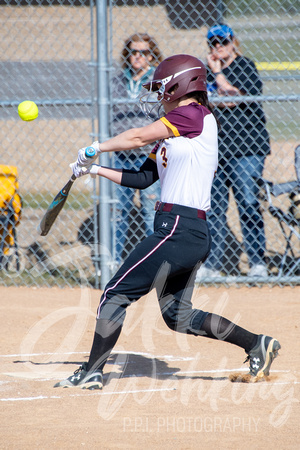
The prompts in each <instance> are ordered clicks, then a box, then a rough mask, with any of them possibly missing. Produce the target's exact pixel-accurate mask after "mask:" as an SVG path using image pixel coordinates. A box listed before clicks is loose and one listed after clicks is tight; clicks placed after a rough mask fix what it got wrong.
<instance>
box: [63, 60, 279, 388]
mask: <svg viewBox="0 0 300 450" xmlns="http://www.w3.org/2000/svg"><path fill="white" fill-rule="evenodd" d="M145 88H146V89H147V90H148V91H149V94H148V97H147V98H146V99H144V105H145V106H146V108H147V109H148V110H149V108H151V107H153V105H152V104H151V103H150V98H151V97H152V98H153V95H154V94H155V98H156V102H157V103H159V104H160V105H161V106H162V107H163V109H164V116H163V117H162V118H161V119H159V120H157V121H155V122H153V123H152V124H150V125H147V126H145V127H142V128H133V129H129V130H127V131H125V132H123V133H121V134H119V135H117V136H115V137H113V138H112V139H109V140H107V141H105V142H102V143H98V142H95V143H94V144H93V147H94V148H95V149H96V151H97V153H98V154H99V153H100V152H111V151H126V150H131V149H133V148H139V147H142V146H144V145H148V144H150V143H153V142H156V141H157V142H158V143H157V144H156V145H155V147H154V149H153V150H152V152H151V154H150V155H149V157H148V158H147V160H146V161H145V163H144V164H143V165H142V166H141V168H140V170H139V171H136V170H125V169H123V170H122V169H119V170H118V169H111V168H106V167H101V166H97V165H95V164H93V165H92V166H90V160H88V159H87V158H86V157H85V149H81V150H79V152H78V159H77V161H76V163H74V164H72V169H73V173H74V174H75V175H76V176H77V177H79V176H81V175H85V174H87V173H91V174H96V175H100V176H103V177H106V178H108V179H109V180H112V181H114V182H116V183H118V184H121V185H122V186H127V187H132V188H138V189H145V188H146V187H148V186H150V185H151V184H153V183H155V182H156V181H157V180H158V179H159V180H160V184H161V201H160V202H158V203H157V205H156V215H155V221H154V233H153V234H152V235H151V236H149V237H147V238H146V239H144V240H143V241H142V242H141V243H140V244H139V245H138V246H137V247H136V248H135V250H134V251H133V252H132V253H131V254H130V255H129V257H128V258H127V259H126V260H125V262H124V264H123V265H122V267H121V268H120V269H119V270H118V272H117V273H116V274H115V275H114V277H113V278H112V279H111V280H110V282H109V283H108V284H107V286H106V287H105V290H104V292H103V294H102V296H101V299H100V304H99V308H98V312H97V322H96V330H95V335H94V342H93V345H92V349H91V352H90V356H89V361H88V362H87V363H83V365H82V366H81V367H80V368H79V369H78V370H76V371H75V373H74V375H71V376H70V377H69V378H67V379H66V380H63V381H61V382H59V383H57V384H56V385H55V387H60V386H61V387H76V386H78V387H81V388H83V389H101V388H102V384H103V382H102V371H103V367H104V365H105V363H106V361H107V359H108V357H109V355H110V353H111V350H112V349H113V347H114V345H115V344H116V342H117V339H118V337H119V335H120V332H121V329H122V325H123V322H124V319H125V315H126V308H127V307H128V306H129V305H130V304H131V303H133V302H135V301H137V300H138V299H139V298H140V297H142V296H143V295H145V294H147V293H148V292H149V291H150V290H151V289H152V288H155V289H156V291H157V296H158V301H159V305H160V308H161V313H162V316H163V319H164V321H165V322H166V324H167V326H168V327H170V328H171V329H172V330H174V331H178V332H180V333H188V334H193V335H195V336H204V337H208V338H211V339H218V340H224V341H226V342H230V343H232V344H235V345H237V346H239V347H241V348H243V349H244V350H245V351H246V353H247V354H248V357H247V359H249V361H250V372H249V373H250V375H251V377H252V380H253V381H256V380H257V379H259V378H262V377H263V376H264V375H268V374H269V369H270V366H271V363H272V361H273V359H274V358H275V357H276V356H277V353H278V350H279V349H280V344H279V342H278V341H277V340H276V339H273V338H272V337H269V336H265V335H256V334H253V333H251V332H249V331H247V330H245V329H243V328H241V327H239V326H237V325H236V324H234V323H232V322H230V321H229V320H227V319H225V318H224V317H221V316H218V315H216V314H211V313H208V312H204V311H201V310H199V309H194V308H193V305H192V302H191V297H192V292H193V286H194V281H195V277H196V273H197V270H198V268H199V266H200V265H201V263H202V262H203V261H204V260H205V259H206V257H207V256H208V254H209V251H210V233H209V229H208V226H207V222H206V211H208V210H209V208H210V191H211V185H212V181H213V177H214V173H215V171H216V170H217V163H218V143H217V137H218V127H217V122H216V119H215V117H214V114H213V112H212V109H211V107H210V105H209V102H208V99H207V91H206V69H205V66H204V64H203V63H202V62H201V61H200V60H199V59H197V58H195V57H193V56H189V55H175V56H172V57H169V58H167V59H165V60H164V61H163V62H161V63H160V64H159V66H158V67H157V69H156V70H155V72H154V75H153V81H152V82H150V83H147V84H146V85H145Z"/></svg>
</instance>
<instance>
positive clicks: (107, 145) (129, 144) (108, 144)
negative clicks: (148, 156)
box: [99, 120, 174, 152]
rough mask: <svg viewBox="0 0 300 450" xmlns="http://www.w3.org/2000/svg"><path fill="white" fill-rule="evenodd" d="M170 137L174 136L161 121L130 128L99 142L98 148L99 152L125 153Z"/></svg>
mask: <svg viewBox="0 0 300 450" xmlns="http://www.w3.org/2000/svg"><path fill="white" fill-rule="evenodd" d="M171 136H174V135H173V132H172V130H171V129H170V128H168V127H167V126H166V125H165V124H164V123H163V122H162V121H161V120H156V121H155V122H153V123H151V124H149V125H146V126H145V127H141V128H131V129H129V130H127V131H124V132H123V133H120V134H118V135H117V136H115V137H113V138H111V139H108V140H107V141H104V142H100V143H99V147H100V151H101V152H116V151H126V150H132V149H135V148H140V147H144V146H145V145H148V144H152V143H153V142H155V141H159V140H160V139H167V138H169V137H171Z"/></svg>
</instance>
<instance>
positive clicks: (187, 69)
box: [140, 55, 207, 115]
mask: <svg viewBox="0 0 300 450" xmlns="http://www.w3.org/2000/svg"><path fill="white" fill-rule="evenodd" d="M143 87H144V88H145V89H147V90H148V94H145V95H143V96H142V97H141V99H140V102H141V104H142V109H143V110H144V111H145V112H146V114H147V115H149V111H153V109H154V108H155V106H156V105H157V104H160V102H161V101H162V100H165V101H167V102H173V101H175V100H178V99H179V98H180V97H183V96H184V95H186V94H189V93H191V92H196V91H205V92H206V91H207V88H206V68H205V66H204V64H203V63H202V61H200V60H199V59H197V58H195V57H194V56H190V55H175V56H171V57H170V58H167V59H165V60H164V61H162V62H161V63H160V64H159V66H158V67H157V69H156V70H155V72H154V75H153V80H152V81H151V82H149V83H146V84H144V85H143ZM150 105H151V106H150Z"/></svg>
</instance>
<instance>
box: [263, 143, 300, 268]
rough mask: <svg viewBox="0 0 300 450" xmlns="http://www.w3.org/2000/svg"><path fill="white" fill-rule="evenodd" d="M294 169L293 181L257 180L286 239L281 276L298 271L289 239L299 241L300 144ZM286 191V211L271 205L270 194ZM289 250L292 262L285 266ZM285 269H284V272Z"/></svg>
mask: <svg viewBox="0 0 300 450" xmlns="http://www.w3.org/2000/svg"><path fill="white" fill-rule="evenodd" d="M295 169H296V176H297V180H295V181H289V182H287V183H279V184H273V183H272V182H270V181H267V180H265V179H263V178H260V179H258V180H257V181H258V184H259V186H261V187H263V188H264V190H265V193H266V196H265V199H266V200H267V202H268V211H269V212H270V214H271V215H272V216H273V217H275V218H276V219H277V220H278V222H279V225H280V228H281V231H282V234H283V236H284V238H285V241H286V247H285V251H284V254H283V257H282V260H281V262H280V266H279V271H278V277H281V276H282V274H283V273H284V274H285V276H289V275H291V274H295V273H296V272H300V265H299V261H300V259H299V258H297V257H296V256H295V254H294V251H293V248H292V246H291V239H292V237H293V236H296V237H297V239H298V240H299V243H300V233H299V231H297V229H298V230H300V145H298V146H297V147H296V149H295ZM287 193H288V194H289V199H290V202H291V205H290V207H289V209H288V211H285V212H284V211H283V210H282V209H280V208H278V207H276V206H274V205H273V202H272V196H274V197H278V196H279V195H282V194H287ZM286 230H288V231H286ZM289 252H290V254H291V257H292V259H293V261H294V262H293V264H292V265H290V266H289V267H288V268H287V267H286V266H287V264H286V262H287V256H288V253H289ZM285 269H286V271H285V272H284V270H285ZM299 274H300V273H299Z"/></svg>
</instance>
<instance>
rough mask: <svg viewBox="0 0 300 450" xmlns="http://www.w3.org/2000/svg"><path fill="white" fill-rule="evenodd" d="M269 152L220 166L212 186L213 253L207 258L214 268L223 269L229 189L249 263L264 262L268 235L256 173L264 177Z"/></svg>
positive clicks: (206, 264) (229, 161) (210, 215)
mask: <svg viewBox="0 0 300 450" xmlns="http://www.w3.org/2000/svg"><path fill="white" fill-rule="evenodd" d="M264 161H265V156H257V155H256V156H246V157H242V158H231V159H230V160H228V161H227V162H226V164H224V165H223V166H221V167H219V169H218V171H217V174H216V177H215V179H214V182H213V187H212V204H211V210H210V211H209V213H208V223H209V227H210V231H211V236H212V247H211V253H210V255H209V257H208V259H207V261H206V262H205V266H206V267H208V268H210V269H215V270H222V262H223V258H224V251H225V240H226V233H227V226H226V224H227V221H226V213H227V210H228V204H229V189H230V188H232V191H233V194H234V198H235V201H236V203H237V207H238V212H239V218H240V224H241V229H242V234H243V241H244V247H245V251H246V254H247V256H248V263H249V266H250V267H252V266H253V265H255V264H264V253H265V247H266V239H265V232H264V223H263V218H262V214H261V212H260V208H259V206H260V203H259V200H258V186H257V183H256V181H255V179H254V178H255V177H261V176H262V172H263V168H264Z"/></svg>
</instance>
